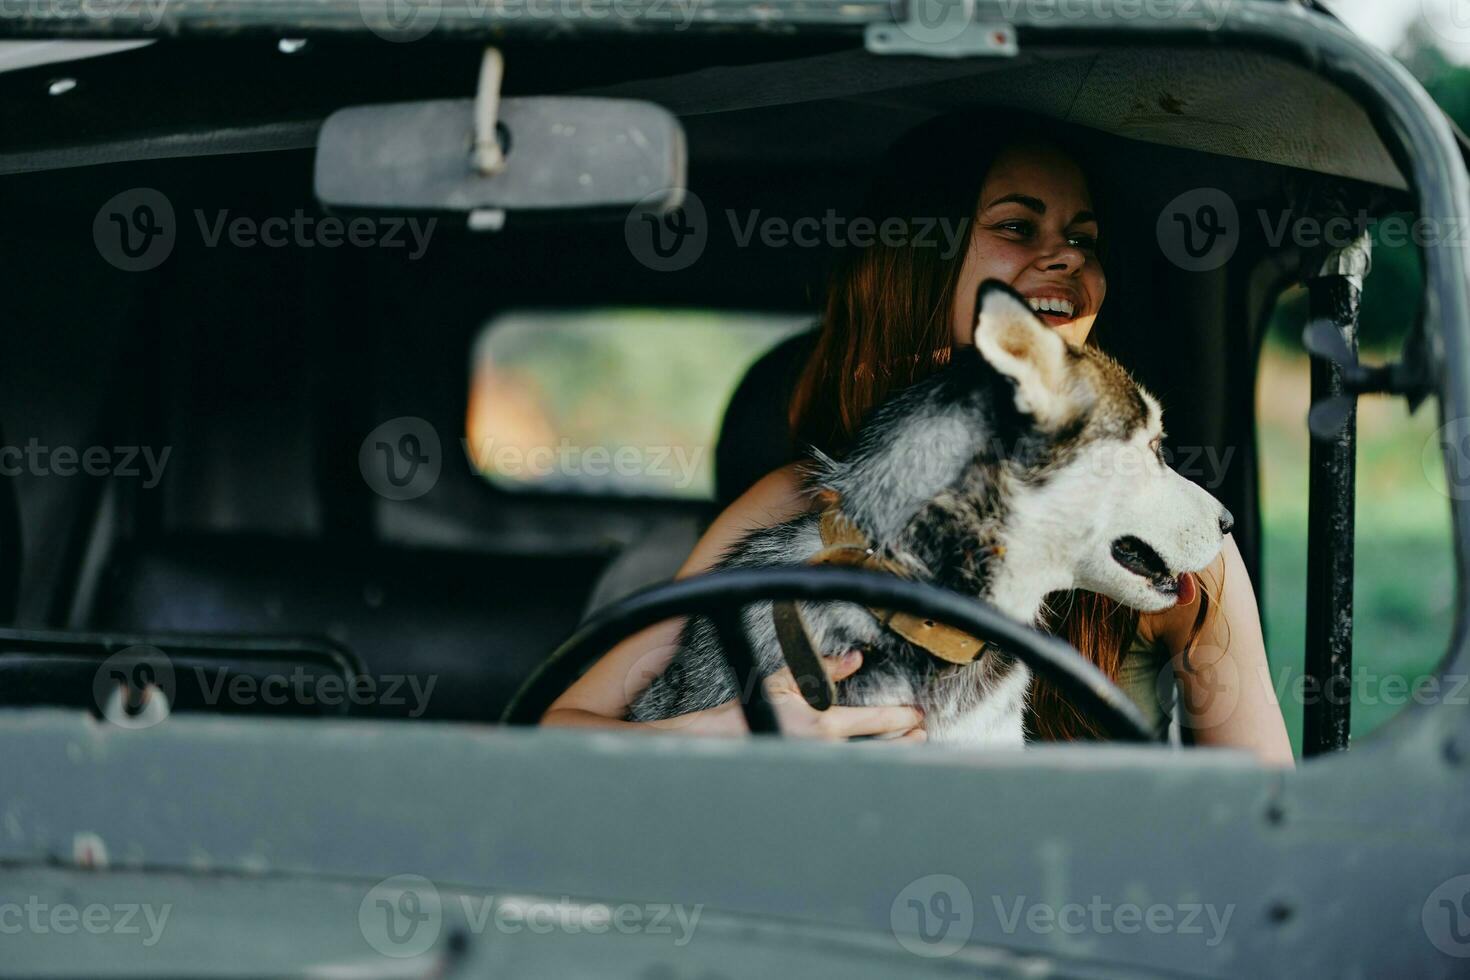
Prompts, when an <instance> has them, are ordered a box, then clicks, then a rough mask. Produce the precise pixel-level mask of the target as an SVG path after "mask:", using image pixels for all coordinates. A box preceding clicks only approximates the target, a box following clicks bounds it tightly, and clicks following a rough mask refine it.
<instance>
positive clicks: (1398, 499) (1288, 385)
mask: <svg viewBox="0 0 1470 980" xmlns="http://www.w3.org/2000/svg"><path fill="white" fill-rule="evenodd" d="M1329 6H1331V7H1332V8H1333V9H1334V10H1335V11H1336V12H1337V13H1338V14H1339V15H1340V16H1341V17H1342V18H1343V19H1344V20H1345V21H1347V22H1348V24H1349V25H1350V26H1352V27H1353V28H1354V30H1356V31H1357V32H1358V33H1359V34H1361V35H1362V36H1364V37H1367V38H1369V39H1370V40H1372V41H1374V42H1375V43H1377V44H1379V45H1380V46H1382V47H1383V48H1384V49H1385V50H1388V51H1390V52H1391V53H1392V54H1393V55H1394V56H1395V57H1397V58H1398V59H1399V60H1400V61H1402V62H1403V63H1404V64H1405V65H1406V66H1407V67H1408V68H1409V69H1410V71H1412V72H1413V73H1414V75H1415V76H1416V77H1417V78H1418V79H1419V81H1420V82H1421V83H1422V84H1423V85H1424V86H1425V88H1426V89H1427V90H1428V91H1429V93H1430V95H1432V96H1433V97H1434V99H1435V100H1436V101H1437V102H1438V103H1439V104H1440V105H1441V106H1443V107H1444V108H1445V110H1446V111H1447V112H1448V113H1449V115H1450V116H1451V118H1453V119H1454V120H1455V121H1456V122H1457V123H1458V124H1459V125H1460V126H1461V128H1467V127H1470V70H1467V69H1466V68H1465V67H1462V64H1463V63H1464V62H1465V61H1466V60H1470V3H1466V2H1464V0H1444V2H1439V0H1431V2H1428V3H1424V4H1421V3H1420V0H1357V2H1336V3H1330V4H1329ZM1451 247H1453V246H1451ZM1373 263H1374V264H1373V272H1372V274H1371V275H1370V276H1369V278H1368V281H1367V285H1366V288H1365V291H1364V293H1365V298H1364V315H1363V323H1362V333H1361V337H1362V344H1363V354H1362V358H1363V360H1365V361H1370V362H1382V361H1384V360H1387V359H1389V358H1391V357H1393V356H1394V355H1395V353H1396V352H1397V349H1398V346H1399V345H1400V343H1401V342H1402V340H1403V337H1404V333H1405V331H1406V330H1407V329H1408V327H1409V326H1410V325H1411V324H1412V323H1414V322H1415V320H1416V319H1417V317H1418V309H1419V302H1418V289H1419V283H1420V276H1421V271H1420V260H1419V255H1418V253H1417V251H1416V250H1415V249H1414V248H1413V247H1407V248H1394V249H1389V248H1385V247H1384V246H1383V244H1382V243H1381V242H1375V250H1374V256H1373ZM1305 315H1306V305H1305V296H1304V294H1297V295H1289V296H1287V297H1285V298H1283V302H1282V304H1281V306H1280V307H1279V308H1278V312H1277V315H1276V317H1275V319H1274V321H1273V323H1272V329H1271V333H1270V335H1269V336H1268V338H1267V342H1266V346H1265V350H1264V352H1263V363H1262V370H1261V375H1260V385H1259V388H1258V391H1257V406H1258V411H1259V426H1260V451H1261V466H1262V482H1261V493H1262V523H1263V529H1264V538H1263V541H1262V550H1263V569H1262V579H1263V580H1262V583H1261V592H1262V594H1261V596H1260V597H1259V598H1260V600H1261V605H1262V614H1263V619H1264V625H1265V628H1266V649H1267V652H1268V654H1269V656H1270V659H1271V665H1272V675H1273V678H1272V679H1273V682H1274V683H1275V686H1276V690H1277V692H1278V694H1280V695H1281V696H1282V697H1283V703H1282V707H1283V710H1284V713H1285V716H1286V721H1287V727H1288V728H1289V729H1290V731H1291V735H1292V741H1293V744H1294V745H1295V746H1297V748H1298V751H1300V744H1301V741H1300V740H1301V708H1300V705H1299V704H1295V703H1293V702H1292V701H1291V695H1292V692H1293V691H1295V690H1296V688H1295V686H1294V685H1293V683H1292V679H1293V678H1294V677H1296V676H1297V675H1298V673H1299V671H1300V668H1301V664H1302V651H1303V646H1304V631H1305V629H1306V617H1305V610H1306V588H1305V586H1306V561H1307V435H1306V428H1305V425H1304V419H1305V418H1306V413H1307V408H1308V397H1307V390H1308V384H1307V360H1306V358H1305V356H1303V354H1302V352H1301V340H1300V337H1301V329H1302V327H1303V326H1304V323H1305ZM1438 424H1439V421H1438V417H1437V406H1436V405H1435V404H1434V403H1432V402H1430V403H1426V404H1425V405H1423V406H1421V407H1420V409H1419V412H1418V413H1417V415H1414V416H1410V415H1409V414H1408V410H1407V408H1406V407H1405V406H1404V404H1403V403H1402V402H1401V401H1389V400H1387V399H1381V398H1368V399H1363V400H1362V401H1361V402H1360V403H1359V409H1358V439H1359V443H1358V476H1357V494H1358V501H1357V503H1358V517H1357V547H1356V560H1355V563H1354V565H1355V569H1356V573H1357V574H1356V585H1355V589H1356V591H1355V606H1354V616H1353V627H1354V630H1353V633H1354V636H1353V644H1354V668H1355V681H1354V685H1353V695H1354V704H1353V709H1352V710H1353V738H1354V739H1360V738H1363V737H1365V736H1367V735H1369V733H1371V732H1372V731H1373V729H1374V728H1376V727H1377V726H1378V725H1380V724H1382V723H1383V722H1384V721H1386V720H1388V719H1389V718H1391V717H1392V716H1393V715H1394V714H1395V713H1397V712H1398V711H1399V710H1401V708H1402V706H1403V703H1404V701H1405V699H1406V698H1405V695H1404V694H1403V693H1402V687H1403V684H1402V682H1404V681H1406V682H1407V684H1408V685H1409V686H1411V687H1412V685H1414V684H1415V683H1416V682H1417V681H1419V680H1421V679H1422V678H1424V677H1425V676H1426V675H1428V674H1430V673H1432V672H1433V670H1434V668H1435V666H1436V665H1437V664H1438V662H1439V661H1440V659H1441V658H1442V657H1443V655H1444V653H1445V650H1446V649H1447V646H1448V643H1449V636H1450V629H1451V626H1452V622H1453V616H1454V609H1453V585H1454V579H1453V573H1452V560H1453V551H1452V546H1451V543H1450V523H1449V500H1448V499H1447V498H1446V497H1445V496H1444V495H1443V494H1442V493H1441V492H1440V491H1438V490H1436V489H1435V486H1434V484H1432V483H1431V480H1430V477H1429V476H1427V475H1426V471H1425V466H1426V459H1427V461H1428V465H1429V466H1431V467H1439V468H1440V470H1441V471H1442V467H1440V466H1439V463H1438V461H1437V458H1436V456H1435V454H1434V453H1432V452H1431V453H1430V454H1428V455H1427V456H1426V454H1425V453H1424V449H1425V446H1426V444H1427V443H1430V442H1431V441H1434V435H1435V430H1436V428H1437V427H1438ZM1385 678H1392V679H1393V680H1390V681H1389V682H1388V683H1385ZM1394 683H1399V684H1400V686H1399V688H1395V687H1394V686H1393V685H1394Z"/></svg>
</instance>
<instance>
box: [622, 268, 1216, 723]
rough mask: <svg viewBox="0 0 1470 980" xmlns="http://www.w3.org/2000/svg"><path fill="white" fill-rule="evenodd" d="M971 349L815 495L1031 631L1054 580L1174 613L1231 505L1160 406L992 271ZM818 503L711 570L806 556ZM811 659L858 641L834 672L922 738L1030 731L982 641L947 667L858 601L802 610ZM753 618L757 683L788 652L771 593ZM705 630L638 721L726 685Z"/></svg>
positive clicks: (867, 439) (697, 624) (823, 476)
mask: <svg viewBox="0 0 1470 980" xmlns="http://www.w3.org/2000/svg"><path fill="white" fill-rule="evenodd" d="M975 309H976V310H977V311H978V312H977V316H976V326H975V332H974V345H973V347H961V348H957V349H956V351H955V354H954V357H953V358H952V359H951V363H950V364H949V365H947V366H945V367H944V368H943V369H941V370H939V371H938V372H936V373H935V374H933V375H931V376H930V377H928V378H926V379H924V380H922V381H920V382H918V383H917V384H914V385H912V386H910V387H908V388H906V389H905V390H903V391H902V392H900V393H899V394H897V395H896V396H895V397H893V398H891V399H890V400H888V401H887V402H886V403H884V404H883V405H882V406H880V407H879V408H877V409H876V410H875V411H874V412H873V413H871V415H870V416H869V417H868V418H867V419H866V420H865V421H864V423H863V425H862V426H861V428H860V429H859V431H858V433H857V436H856V438H855V439H854V442H853V447H852V450H851V452H850V453H849V454H848V455H847V456H846V458H844V459H843V460H841V461H834V460H832V459H829V458H827V457H825V456H822V455H820V454H817V455H816V458H815V460H814V462H813V463H812V465H811V467H810V469H809V471H808V477H807V489H808V490H809V491H812V492H815V491H819V490H826V491H835V492H836V494H838V498H839V500H840V508H841V511H842V514H843V516H844V517H846V518H847V519H848V520H849V521H851V522H852V523H853V524H854V525H856V526H857V528H858V529H860V530H861V531H862V532H863V533H864V534H866V535H867V537H868V540H869V542H871V544H872V545H873V546H874V548H875V550H876V553H877V554H879V555H882V556H884V557H886V558H888V559H890V560H893V561H896V562H897V563H899V564H900V565H901V566H903V567H904V568H905V569H906V570H907V571H908V573H909V574H910V576H911V577H912V578H913V579H915V580H918V581H922V582H928V583H931V584H933V585H937V586H940V587H943V588H947V589H951V590H953V591H956V592H959V593H962V594H964V595H970V596H976V597H979V598H981V599H984V600H987V601H989V602H991V603H993V604H994V605H995V606H996V607H997V608H999V609H1000V610H1001V611H1002V612H1004V613H1007V614H1009V615H1011V616H1013V617H1014V618H1016V619H1017V620H1020V621H1021V622H1024V623H1028V624H1033V625H1034V624H1036V622H1037V621H1038V617H1039V614H1040V613H1041V611H1042V604H1043V601H1044V599H1045V597H1046V596H1047V594H1048V593H1051V592H1055V591H1058V590H1064V589H1086V590H1090V591H1093V592H1098V593H1101V594H1103V595H1106V596H1110V597H1112V598H1113V599H1116V600H1118V601H1119V602H1122V603H1124V604H1126V605H1128V606H1132V607H1134V608H1137V609H1140V610H1143V611H1145V612H1157V611H1161V610H1164V609H1167V608H1170V607H1171V606H1173V605H1174V604H1175V602H1176V601H1177V599H1178V596H1177V590H1178V587H1179V583H1178V578H1179V576H1180V575H1181V574H1182V573H1184V572H1194V571H1199V570H1201V569H1203V568H1205V567H1206V566H1207V565H1209V564H1210V563H1211V562H1212V561H1213V560H1214V558H1215V557H1216V555H1217V554H1218V553H1219V551H1220V548H1221V544H1222V541H1223V535H1224V534H1225V532H1226V531H1228V529H1229V526H1230V515H1229V512H1228V511H1226V510H1225V508H1224V507H1223V506H1221V504H1220V503H1219V502H1218V501H1217V500H1215V499H1214V498H1213V497H1212V496H1210V495H1209V494H1208V493H1206V492H1205V491H1204V490H1203V489H1201V488H1200V487H1199V486H1197V485H1196V484H1194V483H1192V482H1190V481H1189V480H1186V479H1185V478H1184V477H1182V476H1180V475H1178V474H1177V473H1175V472H1174V471H1173V470H1172V469H1170V468H1169V466H1168V465H1167V464H1166V462H1165V459H1164V456H1163V451H1162V446H1161V442H1162V438H1163V419H1162V410H1161V409H1160V406H1159V403H1158V401H1157V400H1156V399H1155V398H1154V397H1153V396H1152V395H1150V394H1149V393H1148V392H1147V391H1145V390H1144V389H1143V388H1142V386H1140V385H1139V384H1138V383H1137V382H1135V381H1134V380H1133V379H1132V378H1131V377H1130V376H1129V375H1128V373H1127V372H1126V371H1125V370H1124V369H1123V368H1122V367H1121V366H1120V365H1119V364H1118V363H1117V362H1116V361H1114V360H1113V359H1112V358H1110V357H1108V356H1107V355H1105V354H1103V353H1101V352H1100V351H1098V350H1096V349H1094V348H1089V347H1074V346H1071V345H1069V344H1068V343H1066V342H1065V341H1064V340H1063V339H1062V337H1061V335H1060V334H1058V333H1057V332H1056V331H1054V330H1052V329H1050V328H1048V327H1047V326H1046V325H1045V324H1043V323H1042V322H1041V321H1040V320H1039V319H1037V317H1036V316H1035V315H1034V314H1033V312H1032V310H1031V308H1030V306H1029V305H1028V304H1027V302H1026V301H1025V300H1024V299H1023V298H1022V297H1021V296H1019V295H1017V294H1016V293H1014V292H1013V291H1012V290H1011V289H1010V288H1009V287H1007V286H1004V285H1002V284H1000V283H998V282H994V281H992V282H987V283H985V284H983V285H982V286H981V287H980V289H979V293H978V296H977V298H976V305H975ZM821 548H822V541H821V536H820V531H819V516H818V514H816V513H815V512H813V513H807V514H803V515H801V516H799V517H796V518H794V519H792V520H788V521H786V522H784V523H782V524H778V525H776V526H774V527H770V528H763V529H758V530H756V531H753V532H751V533H750V534H749V535H747V536H746V537H745V538H744V539H742V540H741V541H740V542H739V543H738V544H737V545H736V546H735V547H734V548H733V549H732V550H731V551H730V552H729V553H727V554H726V555H725V556H724V558H723V559H722V560H721V562H720V564H719V566H718V567H720V568H736V567H740V568H749V567H761V566H771V565H799V564H803V563H805V562H806V561H807V559H809V558H810V557H811V556H812V555H814V554H815V553H816V552H817V551H819V550H821ZM800 608H801V612H802V616H803V618H804V619H805V621H806V624H807V629H808V632H809V633H810V634H811V637H812V640H813V643H814V645H815V648H816V650H817V652H818V653H820V654H822V655H823V656H835V655H837V654H839V653H841V652H842V651H844V650H846V649H848V648H850V647H858V648H860V649H862V650H863V651H864V659H863V665H862V667H861V669H860V670H859V671H858V672H857V673H856V674H854V675H853V676H852V677H850V678H848V679H847V680H845V681H843V682H841V683H840V684H839V685H838V687H837V691H838V700H839V703H841V704H848V705H887V704H912V705H918V706H919V707H921V708H923V709H924V712H925V714H924V727H925V729H926V731H927V734H928V736H929V739H930V740H931V741H939V742H952V743H964V744H984V745H1012V746H1019V745H1021V744H1023V743H1024V741H1025V736H1024V732H1023V717H1024V709H1025V705H1026V697H1027V691H1028V688H1029V687H1030V682H1031V676H1030V671H1029V670H1028V669H1027V668H1026V667H1025V666H1024V665H1022V664H1021V663H1019V662H1017V661H1015V660H1014V659H1013V658H1011V657H1009V656H1006V655H1004V654H1002V653H998V652H986V653H985V654H983V655H982V656H981V657H980V658H979V659H978V660H976V661H975V662H974V663H972V664H968V665H963V666H956V665H954V664H950V663H948V662H945V661H942V660H939V659H938V658H935V657H933V656H931V655H930V654H928V653H926V652H924V651H922V650H917V649H915V648H914V647H912V646H910V645H909V644H908V643H906V642H905V641H904V640H903V639H901V638H900V637H898V636H897V635H896V634H894V633H891V632H890V631H888V630H887V629H886V628H884V627H882V626H881V625H879V623H878V622H877V620H876V619H874V617H873V616H872V615H871V614H870V613H868V612H867V610H866V609H864V608H863V607H861V606H858V605H856V604H852V603H822V604H811V603H802V604H801V605H800ZM744 622H745V625H746V629H747V632H748V634H749V636H750V638H751V642H752V647H753V649H754V651H755V654H756V657H757V662H758V664H759V667H760V670H761V674H762V676H763V677H764V676H768V675H769V674H771V673H772V672H773V671H775V670H777V669H779V668H780V667H781V666H783V664H784V660H783V658H782V655H781V651H780V646H779V644H778V642H777V640H776V635H775V629H774V626H773V624H772V622H771V605H770V603H768V602H762V603H755V604H752V605H751V606H749V607H747V609H746V610H745V613H744ZM736 693H737V692H736V687H735V681H734V679H733V677H732V676H731V674H730V672H729V670H728V668H727V667H726V666H725V662H724V660H723V657H722V656H721V654H720V652H719V642H718V640H717V639H716V636H715V632H714V629H713V626H712V625H711V623H710V622H709V621H708V620H707V619H705V618H703V617H693V618H691V619H690V620H689V621H688V622H687V623H686V625H685V627H684V630H683V632H682V634H681V635H680V640H679V649H678V652H677V653H676V654H675V655H674V657H673V659H672V660H671V661H670V663H669V665H668V666H667V667H666V668H665V669H664V671H663V673H661V674H660V675H659V676H658V677H656V678H655V679H654V681H653V682H652V684H650V686H649V687H648V688H646V689H645V690H644V691H643V692H642V693H641V694H640V695H639V696H638V697H637V698H635V699H634V701H633V704H632V705H631V707H630V709H629V713H628V717H629V718H631V719H633V720H640V721H649V720H655V719H662V718H670V717H673V716H676V715H680V714H684V713H687V712H691V711H696V710H699V709H703V708H710V707H713V706H715V705H718V704H721V703H724V702H726V701H729V700H730V699H732V698H734V697H735V696H736Z"/></svg>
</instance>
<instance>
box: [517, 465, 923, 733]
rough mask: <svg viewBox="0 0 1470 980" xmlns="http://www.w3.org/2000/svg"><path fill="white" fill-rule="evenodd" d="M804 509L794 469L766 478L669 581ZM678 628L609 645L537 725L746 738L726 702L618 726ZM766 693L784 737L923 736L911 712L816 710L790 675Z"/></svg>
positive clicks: (673, 647) (851, 657) (673, 624)
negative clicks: (684, 712)
mask: <svg viewBox="0 0 1470 980" xmlns="http://www.w3.org/2000/svg"><path fill="white" fill-rule="evenodd" d="M810 506H811V502H810V501H809V500H808V499H806V498H805V497H804V495H803V494H802V492H801V481H800V475H799V474H798V472H797V467H796V466H795V464H792V465H788V466H784V467H782V468H781V469H779V470H776V471H775V472H773V473H770V474H767V475H766V476H765V477H763V478H762V479H761V480H760V481H759V482H758V483H756V485H755V486H753V487H751V488H750V489H749V490H747V491H746V492H745V493H744V494H743V495H741V497H740V498H739V499H738V500H736V501H735V502H734V503H732V504H731V505H730V506H729V507H727V508H726V509H725V510H724V512H723V513H721V514H720V516H719V517H717V518H715V520H714V522H713V523H712V524H711V525H710V526H709V529H708V530H706V531H705V533H704V535H703V536H702V537H701V538H700V539H699V542H698V543H697V544H696V545H695V546H694V550H693V551H692V552H691V553H690V555H689V558H688V559H687V560H685V562H684V564H683V566H682V567H680V569H679V571H678V573H677V574H676V575H675V578H685V577H687V576H690V575H698V574H699V573H701V572H705V571H708V570H709V569H710V568H712V567H713V566H714V565H715V564H716V563H717V562H718V561H719V560H720V558H721V557H722V556H723V555H724V554H725V552H726V551H728V550H729V549H730V548H731V547H733V546H734V545H735V544H736V543H737V542H738V541H739V540H740V539H741V538H742V537H744V536H745V535H746V534H748V533H749V532H750V531H752V530H754V529H756V528H760V527H770V526H772V525H774V524H779V523H781V522H782V521H786V520H790V519H791V518H793V517H796V516H797V515H798V514H801V513H802V512H804V511H805V510H807V509H809V508H810ZM683 626H684V620H683V619H682V618H680V619H674V620H669V621H667V622H663V623H659V624H657V625H655V626H650V627H649V628H647V629H645V630H642V631H640V632H638V633H635V634H633V635H632V636H630V637H628V638H627V639H626V640H624V641H623V642H621V643H619V644H618V645H617V646H615V647H613V648H612V649H611V650H609V651H608V652H607V653H606V654H604V655H603V657H602V659H601V660H599V661H597V663H595V664H593V665H592V667H591V669H589V670H588V671H587V673H585V674H583V675H582V677H580V678H579V679H578V680H577V681H576V683H574V684H573V685H572V686H571V687H569V688H567V690H566V691H565V692H563V694H562V695H561V697H559V698H557V699H556V700H555V701H554V702H552V705H551V707H550V708H548V709H546V713H545V714H544V715H542V716H541V724H543V725H561V726H580V727H596V728H618V729H627V730H632V731H677V732H683V733H685V734H697V735H742V734H745V733H746V732H747V731H748V729H747V727H746V724H745V716H744V714H743V713H742V712H741V710H740V706H739V705H738V704H736V702H735V701H733V700H732V701H728V702H726V703H725V704H722V705H719V706H718V707H715V708H710V709H709V710H707V711H698V712H694V713H693V714H688V715H681V716H679V717H677V718H670V719H667V720H665V721H658V722H646V723H645V722H632V721H626V720H624V719H625V716H626V715H627V713H628V706H629V705H630V704H632V702H633V700H634V699H635V698H636V697H637V696H638V695H639V694H640V693H642V691H643V689H644V688H645V687H647V686H648V685H649V684H650V683H651V682H652V681H653V679H654V678H655V677H657V676H658V675H659V674H660V673H661V672H662V671H663V669H664V668H665V667H666V666H668V663H669V661H670V660H671V659H672V658H673V656H674V653H675V652H676V651H677V650H678V642H679V632H680V630H681V629H682V628H683ZM861 665H862V657H861V655H859V654H857V653H856V652H855V651H849V653H848V654H847V655H846V656H844V657H842V658H838V659H837V660H836V662H835V663H832V664H829V665H828V666H829V673H830V674H831V676H832V679H833V680H841V679H843V678H844V677H848V676H850V675H851V674H853V673H854V672H856V671H857V669H858V667H860V666H861ZM766 687H767V691H768V693H769V695H770V697H771V702H772V706H773V707H774V708H775V709H776V715H777V718H778V719H779V721H780V723H781V730H782V732H783V733H784V734H788V735H806V736H811V737H819V738H847V737H850V736H854V735H882V734H896V733H906V736H905V737H907V738H908V739H909V740H911V741H918V740H922V738H923V732H922V731H915V729H917V726H918V725H919V724H920V722H921V718H922V716H921V715H920V714H919V713H918V711H917V709H914V708H903V707H898V708H868V707H864V708H854V707H835V708H831V709H829V710H827V711H824V712H819V711H816V710H815V709H813V708H811V707H810V706H809V705H807V703H806V701H805V700H804V699H803V698H802V697H801V696H800V694H799V692H798V690H797V686H796V681H795V679H794V678H793V677H792V676H791V672H790V670H782V671H778V672H777V673H776V674H773V675H772V676H771V677H769V678H767V680H766Z"/></svg>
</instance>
